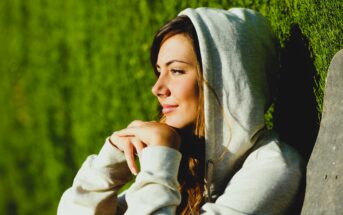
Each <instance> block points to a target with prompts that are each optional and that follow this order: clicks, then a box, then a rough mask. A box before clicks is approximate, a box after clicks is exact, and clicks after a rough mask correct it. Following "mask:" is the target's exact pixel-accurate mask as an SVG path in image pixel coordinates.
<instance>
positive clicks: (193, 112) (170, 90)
mask: <svg viewBox="0 0 343 215" xmlns="http://www.w3.org/2000/svg"><path fill="white" fill-rule="evenodd" d="M156 69H157V71H158V73H159V76H158V79H157V81H156V83H155V85H154V86H153V88H152V92H153V94H154V95H155V96H157V98H158V101H159V103H160V104H161V106H162V113H163V114H164V116H165V119H166V121H165V122H166V124H168V125H170V126H173V127H175V128H185V127H187V126H189V125H192V124H193V123H195V120H196V117H197V110H198V105H199V104H198V103H199V101H198V95H199V92H198V91H199V90H198V85H197V57H196V54H195V52H194V49H193V45H192V41H191V39H190V38H189V37H187V36H186V35H184V34H176V35H174V36H171V37H170V38H168V39H166V40H165V41H164V42H163V43H162V45H161V47H160V51H159V53H158V57H157V63H156Z"/></svg>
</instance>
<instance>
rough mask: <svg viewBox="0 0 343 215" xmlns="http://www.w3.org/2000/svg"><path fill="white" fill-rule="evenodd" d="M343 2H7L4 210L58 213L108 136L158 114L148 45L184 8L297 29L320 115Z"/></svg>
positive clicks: (0, 71) (0, 180)
mask: <svg viewBox="0 0 343 215" xmlns="http://www.w3.org/2000/svg"><path fill="white" fill-rule="evenodd" d="M266 2H267V3H266ZM338 2H340V1H324V0H323V1H314V0H312V1H310V0H297V1H296V0H294V1H290V0H283V1H278V0H271V1H262V0H260V1H257V0H255V1H253V0H236V1H235V0H233V1H220V0H207V1H206V0H199V1H194V0H193V1H192V0H189V1H181V0H175V1H172V0H170V1H161V2H160V1H151V0H141V1H139V0H131V1H125V0H112V1H110V0H105V1H82V0H68V1H56V0H40V1H39V0H2V1H0V75H1V76H0V104H1V105H0V144H1V145H0V151H1V156H0V193H1V195H0V214H55V213H56V207H57V204H58V201H59V198H60V196H61V194H62V192H63V190H65V189H66V188H67V187H68V186H70V185H71V183H72V179H73V177H74V175H75V173H76V171H77V169H78V168H79V167H80V165H81V163H82V161H83V160H84V159H85V158H86V156H87V155H89V154H91V153H96V152H97V151H98V150H99V148H100V147H101V146H102V144H103V142H104V139H105V138H106V136H108V135H109V134H110V133H111V132H112V131H113V130H116V129H120V128H122V127H124V126H126V125H127V124H128V123H129V122H130V121H131V120H133V119H142V120H151V119H156V118H157V102H156V101H155V99H154V97H153V96H152V94H151V92H150V88H151V86H152V84H153V83H154V80H155V78H154V75H153V72H152V70H151V68H150V65H149V48H150V42H151V40H152V37H153V35H154V32H155V31H156V30H157V29H158V27H159V26H160V25H161V24H163V23H164V22H165V21H166V20H168V19H170V18H173V17H174V16H175V15H176V14H177V13H178V12H179V11H180V10H182V9H183V8H185V7H198V6H210V7H220V8H229V7H232V6H239V7H250V8H253V9H256V10H258V11H260V12H261V13H263V14H264V15H266V16H267V17H269V19H270V20H271V23H272V26H273V28H274V30H275V32H276V34H277V36H278V38H279V41H280V44H284V43H285V41H287V39H288V38H289V36H290V29H291V26H292V25H293V24H298V25H299V27H300V29H301V31H302V33H303V34H304V36H305V37H306V38H308V40H309V45H310V47H309V49H310V53H311V56H312V59H313V60H314V65H315V68H316V71H317V72H318V75H319V77H320V78H319V79H318V80H319V81H318V84H317V85H315V88H314V90H315V92H316V99H317V106H318V108H319V109H320V108H321V104H322V92H323V86H324V80H325V76H326V71H327V69H328V65H329V63H330V60H331V58H332V57H333V55H334V53H335V52H336V51H338V50H339V49H340V48H342V47H343V41H342V39H341V38H342V35H343V32H342V31H343V30H342V29H343V24H342V23H343V21H342V20H343V15H342V11H343V8H342V3H338ZM304 72H305V71H304ZM313 123H314V122H313Z"/></svg>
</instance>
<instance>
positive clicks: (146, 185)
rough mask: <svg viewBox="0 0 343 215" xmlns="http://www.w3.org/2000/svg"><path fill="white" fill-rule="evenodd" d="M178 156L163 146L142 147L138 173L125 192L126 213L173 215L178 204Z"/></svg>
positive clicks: (179, 158) (179, 199) (179, 157)
mask: <svg viewBox="0 0 343 215" xmlns="http://www.w3.org/2000/svg"><path fill="white" fill-rule="evenodd" d="M180 161H181V153H180V152H179V151H177V150H175V149H172V148H169V147H165V146H152V147H147V148H144V150H143V151H142V154H141V157H140V164H141V170H140V172H139V174H138V175H137V177H136V181H135V183H134V184H133V185H131V187H130V188H129V189H128V190H127V192H126V201H127V205H128V209H127V211H126V213H125V214H133V215H135V214H175V212H176V208H177V206H178V205H179V204H180V202H181V195H180V192H179V190H178V187H179V183H178V180H177V175H178V171H179V165H180Z"/></svg>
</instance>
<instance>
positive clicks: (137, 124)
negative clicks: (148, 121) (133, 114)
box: [127, 120, 144, 128]
mask: <svg viewBox="0 0 343 215" xmlns="http://www.w3.org/2000/svg"><path fill="white" fill-rule="evenodd" d="M143 124H144V121H142V120H134V121H132V122H131V123H130V124H129V125H128V126H127V127H128V128H132V127H138V126H142V125H143Z"/></svg>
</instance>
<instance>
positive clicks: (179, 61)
mask: <svg viewBox="0 0 343 215" xmlns="http://www.w3.org/2000/svg"><path fill="white" fill-rule="evenodd" d="M176 62H177V63H184V64H188V65H192V64H191V63H188V62H186V61H183V60H171V61H168V62H167V63H166V64H165V65H166V66H169V65H170V64H172V63H176ZM156 68H160V66H159V65H158V64H156Z"/></svg>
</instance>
